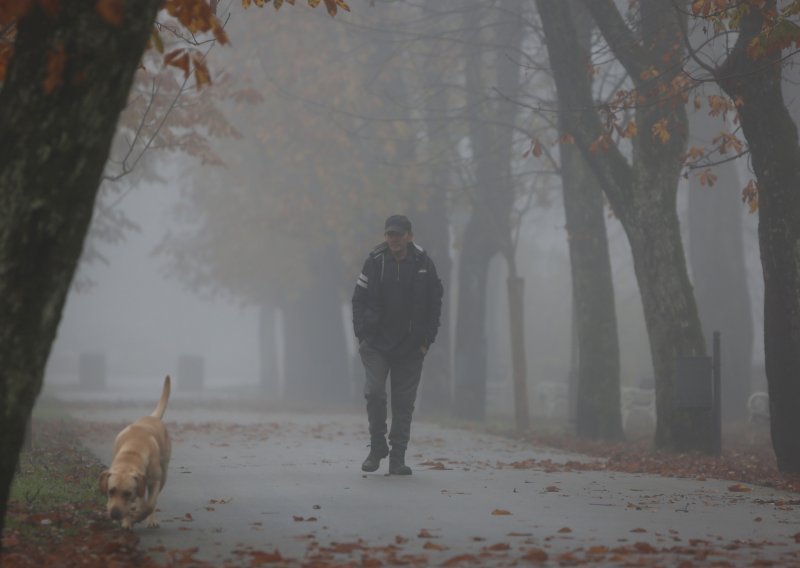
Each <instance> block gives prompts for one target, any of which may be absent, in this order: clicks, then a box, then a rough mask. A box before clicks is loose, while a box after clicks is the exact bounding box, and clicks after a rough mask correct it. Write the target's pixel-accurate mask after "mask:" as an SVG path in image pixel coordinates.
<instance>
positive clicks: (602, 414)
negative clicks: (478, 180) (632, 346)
mask: <svg viewBox="0 0 800 568" xmlns="http://www.w3.org/2000/svg"><path fill="white" fill-rule="evenodd" d="M572 6H573V8H574V9H575V12H574V13H575V25H576V32H577V40H578V42H579V44H580V45H581V46H582V47H583V49H585V50H586V51H587V52H588V48H589V43H590V38H591V30H592V25H591V18H590V17H589V15H588V14H587V13H586V12H585V10H583V9H582V6H581V5H580V4H578V3H576V2H572ZM566 104H567V103H566V101H565V102H564V103H562V106H566ZM563 116H564V115H563V114H562V115H559V134H560V135H564V134H567V133H568V130H567V127H566V125H565V124H563V123H564V120H563ZM561 180H562V191H563V195H564V211H565V214H566V229H567V239H568V244H569V257H570V265H571V268H572V298H573V314H574V317H573V325H574V326H575V334H574V338H575V340H576V341H577V351H578V373H577V374H578V377H577V388H576V393H575V396H576V404H575V414H576V416H575V418H576V430H577V433H578V435H579V436H581V437H584V438H590V439H602V440H619V439H621V438H622V437H623V433H622V413H621V409H620V361H619V335H618V332H617V314H616V305H615V300H614V284H613V281H612V276H611V258H610V256H609V251H608V236H607V234H606V221H605V210H604V205H603V194H602V190H601V189H600V187H599V186H598V185H597V180H596V179H595V178H594V176H593V175H592V174H591V170H590V169H589V166H588V165H587V164H586V162H585V161H584V160H583V157H582V156H581V154H580V151H579V150H578V149H577V148H575V146H574V145H571V144H565V145H563V146H562V147H561Z"/></svg>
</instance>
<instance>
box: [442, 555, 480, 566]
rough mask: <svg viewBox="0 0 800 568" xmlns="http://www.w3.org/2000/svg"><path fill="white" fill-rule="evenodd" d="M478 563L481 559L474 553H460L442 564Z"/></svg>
mask: <svg viewBox="0 0 800 568" xmlns="http://www.w3.org/2000/svg"><path fill="white" fill-rule="evenodd" d="M465 563H468V564H478V563H480V560H479V559H478V558H477V557H476V556H474V555H472V554H460V555H458V556H453V557H452V558H448V559H447V560H445V561H444V562H442V564H441V565H442V566H459V565H461V564H465Z"/></svg>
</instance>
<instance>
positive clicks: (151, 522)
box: [147, 517, 160, 529]
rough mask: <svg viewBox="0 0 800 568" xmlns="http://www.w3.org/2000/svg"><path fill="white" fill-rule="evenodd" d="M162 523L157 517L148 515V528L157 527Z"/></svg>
mask: <svg viewBox="0 0 800 568" xmlns="http://www.w3.org/2000/svg"><path fill="white" fill-rule="evenodd" d="M159 526H160V525H159V524H158V520H157V519H156V518H155V517H148V519H147V528H148V529H157V528H158V527H159Z"/></svg>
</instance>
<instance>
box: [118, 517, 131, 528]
mask: <svg viewBox="0 0 800 568" xmlns="http://www.w3.org/2000/svg"><path fill="white" fill-rule="evenodd" d="M121 525H122V528H123V529H124V530H126V531H129V530H132V529H133V521H132V520H130V519H129V518H128V517H125V518H124V519H122V523H121Z"/></svg>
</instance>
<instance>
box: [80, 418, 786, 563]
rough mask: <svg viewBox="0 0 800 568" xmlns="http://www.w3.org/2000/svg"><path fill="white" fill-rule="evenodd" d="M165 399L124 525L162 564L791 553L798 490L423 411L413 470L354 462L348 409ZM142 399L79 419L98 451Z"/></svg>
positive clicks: (755, 557) (660, 559)
mask: <svg viewBox="0 0 800 568" xmlns="http://www.w3.org/2000/svg"><path fill="white" fill-rule="evenodd" d="M176 406H177V408H169V409H168V410H167V414H166V416H165V420H166V422H167V427H168V429H169V431H170V434H171V436H172V440H173V453H172V462H171V464H170V470H169V478H168V481H167V484H166V487H165V489H164V492H163V493H162V495H161V497H160V499H159V502H158V509H159V513H158V517H159V520H160V523H161V526H160V528H157V529H148V528H146V527H144V526H142V525H139V526H137V527H136V528H135V529H134V530H135V532H136V534H137V535H138V536H139V537H140V545H141V547H142V548H143V549H145V550H148V551H150V553H152V554H153V555H155V556H156V557H159V558H161V559H165V560H171V561H173V562H175V563H176V564H177V563H180V562H185V561H187V560H189V561H190V562H189V563H190V564H191V563H194V564H196V565H202V564H203V563H208V565H212V566H222V565H226V564H227V565H236V566H239V565H241V566H250V565H262V564H263V565H278V566H280V565H286V566H301V565H308V566H313V565H317V566H323V565H326V566H332V565H354V566H381V565H392V564H405V565H416V566H428V565H445V566H509V565H528V564H537V563H542V564H543V565H552V566H561V565H576V564H582V563H588V564H592V565H598V566H625V565H643V566H651V565H659V566H678V565H681V563H682V562H683V563H685V564H683V565H684V566H751V565H759V566H762V565H777V566H800V543H798V540H800V513H799V511H800V501H799V500H798V496H797V495H796V494H791V493H783V492H780V491H775V490H772V489H769V488H763V487H758V486H752V485H740V486H736V485H735V484H734V483H733V482H731V481H720V480H696V479H676V478H667V477H658V476H650V475H631V474H623V473H613V472H607V471H592V470H591V464H592V463H593V462H595V461H596V460H594V459H593V458H589V457H586V456H580V455H575V454H567V453H563V452H558V451H553V450H548V449H545V448H538V447H533V446H530V445H527V444H525V443H520V442H518V441H514V440H509V439H506V438H502V437H498V436H492V435H487V434H482V433H476V432H471V431H466V430H460V429H455V428H444V427H440V426H437V425H434V424H429V423H424V422H415V423H414V425H413V430H412V439H411V444H410V446H409V452H408V455H407V460H406V461H407V463H408V464H409V465H410V466H411V467H412V468H413V469H414V474H413V475H412V476H410V477H398V476H389V475H387V470H388V460H384V462H382V464H381V469H380V470H379V471H378V472H376V473H371V474H364V473H363V472H362V471H361V469H360V465H361V461H362V460H363V459H364V458H365V457H366V454H367V453H368V448H367V446H366V444H367V441H368V435H367V431H366V424H365V422H366V420H365V417H364V416H362V415H359V414H352V415H351V414H337V415H333V414H332V415H315V414H289V413H285V414H284V413H257V412H233V411H220V410H214V411H211V410H207V409H195V410H188V409H187V407H186V406H184V407H181V406H180V405H176ZM147 413H149V408H145V407H141V408H121V407H119V406H115V407H113V408H104V407H103V405H95V406H93V407H92V408H90V409H82V410H81V412H80V413H79V415H78V418H80V419H81V420H85V421H88V422H92V423H94V427H93V428H91V429H86V430H87V433H86V435H85V440H84V441H85V443H86V444H87V446H88V447H89V448H90V449H91V450H92V451H93V452H94V453H96V455H97V456H98V457H99V458H100V459H101V460H102V461H103V462H104V463H106V464H107V463H109V461H110V459H111V447H112V442H113V438H114V435H115V434H116V431H118V430H119V429H121V427H122V425H124V424H125V423H127V422H129V421H131V420H133V419H135V418H136V417H138V416H140V415H142V414H147ZM587 464H589V465H587ZM770 562H772V563H773V564H769V563H770Z"/></svg>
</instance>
